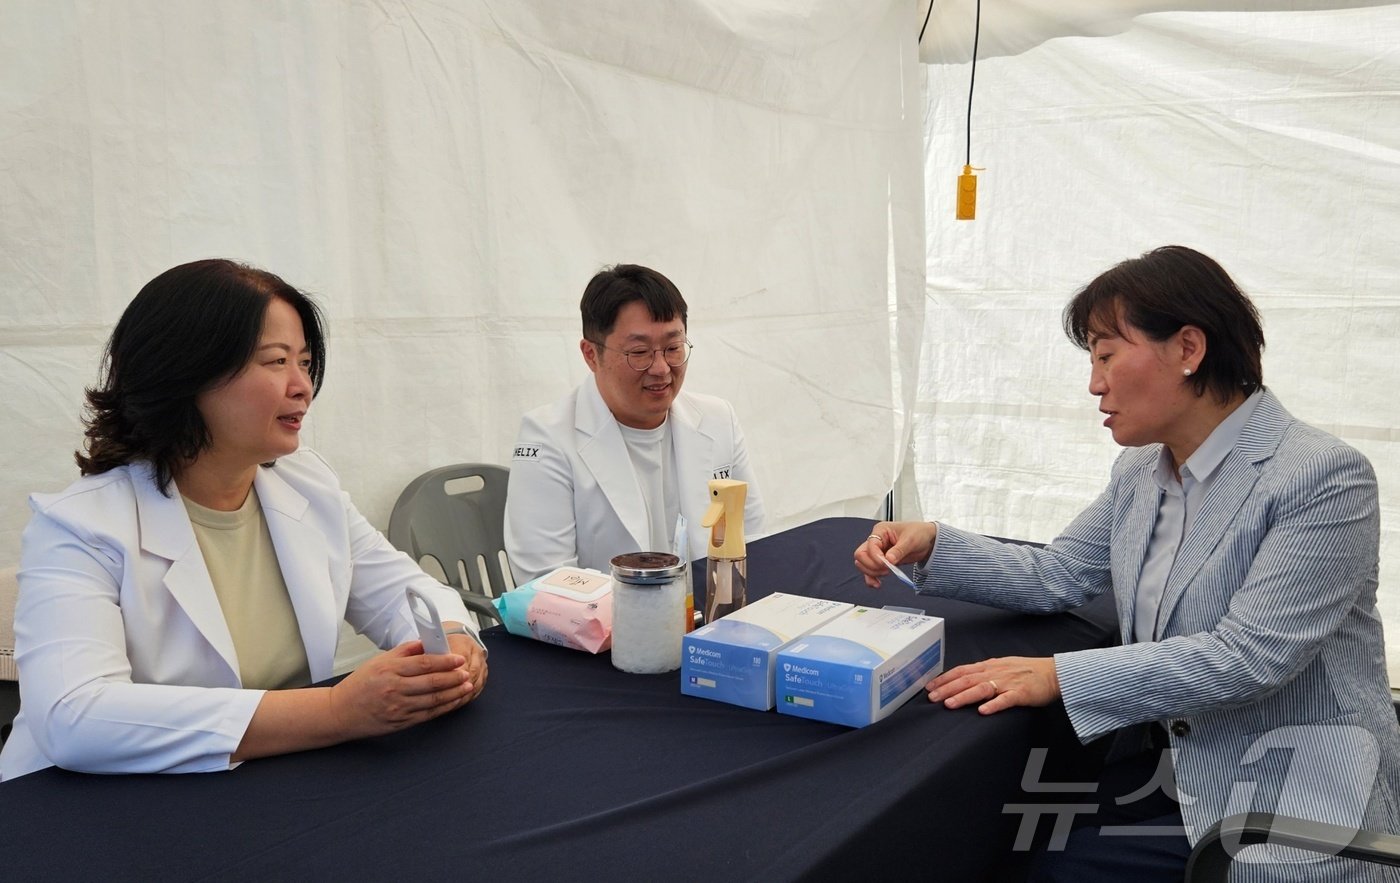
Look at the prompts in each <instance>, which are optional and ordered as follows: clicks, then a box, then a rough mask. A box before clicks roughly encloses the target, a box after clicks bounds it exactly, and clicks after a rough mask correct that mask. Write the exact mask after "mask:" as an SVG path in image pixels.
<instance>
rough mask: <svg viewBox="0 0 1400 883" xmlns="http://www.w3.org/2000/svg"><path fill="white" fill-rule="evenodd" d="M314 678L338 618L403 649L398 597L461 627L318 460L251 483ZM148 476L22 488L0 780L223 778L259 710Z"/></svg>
mask: <svg viewBox="0 0 1400 883" xmlns="http://www.w3.org/2000/svg"><path fill="white" fill-rule="evenodd" d="M253 486H254V488H255V489H256V490H257V494H258V499H259V502H260V503H261V505H262V509H263V513H264V517H265V518H266V521H267V528H268V532H269V533H270V534H271V536H272V543H273V546H274V547H275V548H276V550H277V561H278V564H279V565H280V567H281V569H282V576H283V578H284V580H285V581H286V584H287V591H288V594H289V595H290V596H291V601H292V607H293V608H294V610H295V613H296V618H297V623H298V625H299V626H300V629H301V637H302V641H303V643H304V644H305V647H306V658H307V662H308V663H309V665H310V670H311V678H312V680H313V681H319V680H323V679H325V678H328V677H330V676H331V673H332V672H331V666H332V664H333V661H334V657H335V651H336V640H337V635H338V632H339V626H340V622H341V620H342V619H344V620H346V621H348V622H349V623H350V624H351V625H352V626H354V627H355V628H356V630H357V631H359V632H361V633H363V634H365V635H366V636H367V637H369V638H370V639H371V640H372V641H374V642H375V643H377V644H378V645H379V646H381V647H385V648H387V647H392V646H394V645H396V644H398V643H400V642H402V641H406V640H409V639H411V638H413V637H416V635H417V630H416V628H415V626H414V624H413V620H412V617H411V615H410V614H409V612H408V605H407V603H406V601H405V598H404V587H405V586H406V585H409V584H413V585H416V586H418V587H420V588H421V589H423V591H424V592H425V593H426V594H428V596H429V597H431V598H432V599H433V600H434V601H435V602H436V604H437V607H438V611H439V614H440V615H441V617H442V619H443V620H457V621H460V622H463V623H468V624H469V623H470V620H469V618H468V617H467V611H466V608H465V606H464V605H463V604H462V600H461V598H460V597H458V595H457V593H456V592H455V591H453V590H452V589H449V588H447V587H444V586H442V585H441V584H440V583H438V582H437V581H436V580H434V579H432V578H431V577H429V576H427V575H426V574H424V573H423V571H422V570H421V569H420V568H419V567H418V565H417V564H415V563H414V562H413V561H412V560H411V559H410V558H409V557H408V556H407V555H404V554H403V553H402V552H399V551H397V550H395V549H394V548H393V547H392V546H390V545H389V542H388V541H387V540H386V539H384V536H383V535H382V534H380V533H379V531H377V530H375V529H374V527H372V526H371V525H370V524H369V523H368V522H367V521H365V519H364V518H363V517H362V516H361V515H360V513H359V512H357V511H356V510H355V507H354V506H353V505H352V504H351V503H350V499H349V497H348V496H346V495H345V494H344V492H342V491H341V490H340V485H339V481H338V480H337V478H336V476H335V473H333V472H332V471H331V469H330V467H329V466H327V465H326V463H325V461H324V460H322V459H321V458H320V456H318V455H317V454H316V453H314V452H312V451H309V450H301V451H298V452H297V453H295V454H292V455H291V456H288V457H284V458H282V459H281V460H279V461H278V462H277V464H276V465H275V466H272V467H260V468H259V469H258V471H257V476H256V477H255V478H254V481H253ZM171 493H172V496H170V497H166V496H164V495H162V494H161V492H160V491H159V490H158V489H157V487H156V484H155V480H154V478H153V475H152V470H151V468H150V466H149V464H146V463H137V464H132V465H129V466H122V467H118V468H116V469H112V470H110V471H108V472H104V473H102V474H101V475H93V476H87V477H84V478H81V479H79V480H78V481H76V482H74V483H73V484H72V485H70V486H69V487H68V488H67V489H66V490H64V491H62V492H61V493H57V494H35V495H34V496H33V497H32V498H31V499H30V506H31V508H32V509H33V510H34V516H33V518H32V519H31V520H30V522H29V526H28V528H26V530H25V532H24V538H23V544H22V545H23V551H22V556H21V564H20V571H19V587H20V588H19V601H18V604H17V606H16V608H15V644H16V659H17V661H18V665H19V671H20V713H19V716H18V717H17V718H16V719H15V727H14V731H13V732H12V733H11V735H10V738H9V740H8V741H7V742H6V743H5V747H4V750H3V752H0V779H12V778H14V777H16V776H22V775H24V774H26V773H30V772H33V771H35V770H38V769H42V768H44V767H48V766H52V765H58V766H62V767H65V768H68V769H73V770H80V771H85V772H102V773H123V772H131V773H134V772H199V771H214V770H225V769H229V766H230V764H229V756H230V755H231V754H232V753H233V751H234V750H235V749H236V748H237V747H238V744H239V742H240V741H241V740H242V738H243V734H244V732H245V731H246V730H247V728H248V723H249V721H250V720H252V717H253V712H254V711H255V710H256V709H257V706H258V703H259V701H261V699H262V695H263V692H264V691H262V690H245V689H242V686H241V683H240V680H239V671H238V659H237V656H236V654H235V651H234V646H233V639H232V638H231V637H230V635H229V630H228V625H227V623H226V622H225V620H224V617H223V612H222V610H221V608H220V606H219V601H218V597H217V596H216V595H215V594H214V586H213V583H212V582H211V581H210V578H209V571H208V569H207V568H206V567H205V564H204V557H203V555H201V553H200V551H199V545H198V543H197V541H196V540H195V535H194V530H193V528H192V527H191V525H190V520H189V516H188V514H187V513H186V510H185V506H184V503H183V502H182V501H181V499H180V496H179V494H178V492H176V491H175V489H174V488H173V487H172V488H171Z"/></svg>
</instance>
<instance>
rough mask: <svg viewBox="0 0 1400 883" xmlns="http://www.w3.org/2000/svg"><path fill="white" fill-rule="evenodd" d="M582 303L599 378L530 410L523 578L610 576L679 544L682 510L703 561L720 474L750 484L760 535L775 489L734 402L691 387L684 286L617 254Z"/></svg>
mask: <svg viewBox="0 0 1400 883" xmlns="http://www.w3.org/2000/svg"><path fill="white" fill-rule="evenodd" d="M579 307H580V310H581V311H582V313H583V339H582V340H581V341H579V349H580V350H581V351H582V352H583V360H584V362H585V363H587V365H588V369H589V370H590V371H591V372H593V373H592V376H591V377H589V378H588V379H587V380H585V381H584V382H583V383H582V384H580V385H579V386H578V388H577V389H575V390H573V391H572V392H570V393H569V394H568V395H566V396H564V397H563V398H562V399H560V400H558V401H556V402H554V403H553V404H550V405H545V406H544V407H541V408H536V409H535V410H533V411H531V412H530V413H528V414H526V415H525V417H524V419H523V420H521V422H520V434H519V436H518V437H517V439H516V443H515V450H514V452H513V454H512V460H511V473H510V484H509V490H508V492H507V495H506V524H505V533H506V554H507V555H508V556H509V557H510V563H511V568H512V570H513V571H514V573H515V578H516V580H517V581H518V582H520V583H522V584H523V583H525V582H527V581H529V580H532V579H534V578H536V577H538V576H541V575H543V574H545V573H548V572H549V571H551V570H553V569H554V568H556V567H562V566H564V565H573V566H577V567H590V568H594V569H596V570H601V571H603V572H605V573H606V572H607V571H608V567H609V561H611V559H612V558H613V556H615V555H621V554H623V553H626V552H638V551H671V550H672V549H673V547H674V543H675V529H676V516H677V515H682V516H684V517H685V520H686V522H687V524H688V531H689V538H688V539H689V542H688V545H689V550H688V554H689V556H690V557H691V558H692V559H695V558H701V557H703V556H704V555H705V547H706V541H707V537H708V532H707V531H706V530H704V529H703V528H702V527H701V526H700V517H701V515H702V514H703V513H704V511H705V508H706V506H708V505H709V490H708V486H707V485H708V482H709V481H710V480H711V479H714V478H733V479H738V480H740V481H746V482H748V485H749V487H748V498H747V502H746V504H745V507H744V531H745V535H746V536H747V537H749V538H752V537H754V536H756V535H757V533H758V531H759V530H760V529H761V527H762V524H763V498H762V496H761V495H760V494H759V491H758V486H757V484H756V483H755V481H754V476H753V471H752V470H751V469H750V467H749V458H748V454H747V452H746V451H745V449H744V436H743V433H742V432H741V431H740V429H739V420H738V418H737V417H736V416H735V414H734V408H733V406H731V405H730V404H729V403H728V402H727V401H725V400H723V399H720V398H716V397H714V396H707V395H701V394H698V393H692V392H681V384H682V382H683V381H684V380H685V369H686V362H687V360H688V359H689V358H690V350H691V344H690V341H689V340H687V339H686V312H687V310H686V303H685V299H684V298H683V297H681V293H680V291H679V290H678V289H677V288H676V286H675V284H674V283H672V282H671V280H670V279H667V278H666V277H665V276H663V275H662V274H660V273H658V272H656V271H655V270H652V269H649V268H647V267H641V266H637V265H635V264H618V265H617V266H615V267H611V268H608V269H605V270H603V271H601V272H599V273H598V274H597V275H596V276H594V277H593V279H592V280H590V281H589V283H588V287H587V288H585V289H584V292H583V300H582V301H581V303H580V304H579Z"/></svg>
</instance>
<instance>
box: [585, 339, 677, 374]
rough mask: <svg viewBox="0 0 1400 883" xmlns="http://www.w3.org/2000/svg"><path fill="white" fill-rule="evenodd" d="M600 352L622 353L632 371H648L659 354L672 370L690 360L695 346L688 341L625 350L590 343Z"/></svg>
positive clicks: (594, 342) (593, 342)
mask: <svg viewBox="0 0 1400 883" xmlns="http://www.w3.org/2000/svg"><path fill="white" fill-rule="evenodd" d="M590 343H592V344H593V345H594V346H596V347H597V348H598V349H600V350H612V351H613V352H615V353H622V355H623V356H625V357H626V358H627V367H629V368H631V369H632V370H633V371H650V370H651V366H652V364H653V363H654V362H655V361H656V354H657V353H660V354H661V358H662V359H664V360H665V362H666V364H667V365H670V366H671V367H672V368H679V367H680V366H682V365H684V364H685V363H686V361H687V360H689V359H690V351H691V350H693V349H695V345H694V344H693V343H691V342H690V341H688V340H686V341H682V342H680V343H672V344H667V345H666V346H658V347H651V348H647V347H628V348H627V349H625V350H620V349H617V348H616V347H611V346H604V345H603V344H601V343H599V342H598V341H596V340H594V341H590Z"/></svg>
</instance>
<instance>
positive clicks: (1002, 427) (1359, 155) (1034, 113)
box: [905, 0, 1400, 683]
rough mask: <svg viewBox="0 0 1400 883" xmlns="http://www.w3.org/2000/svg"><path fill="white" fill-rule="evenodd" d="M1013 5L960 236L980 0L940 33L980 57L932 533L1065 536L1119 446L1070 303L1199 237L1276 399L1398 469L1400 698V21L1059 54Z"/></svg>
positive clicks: (942, 277)
mask: <svg viewBox="0 0 1400 883" xmlns="http://www.w3.org/2000/svg"><path fill="white" fill-rule="evenodd" d="M1129 5H1130V6H1131V5H1132V4H1129ZM1142 5H1144V6H1167V5H1179V4H1142ZM1187 5H1192V4H1187ZM1240 5H1242V6H1244V5H1250V4H1240ZM1253 5H1255V6H1265V5H1270V4H1253ZM998 6H999V4H987V5H986V8H984V10H983V20H982V26H983V39H984V41H985V42H984V43H983V45H984V46H989V45H990V46H992V47H994V48H993V51H992V52H991V53H990V57H985V58H983V60H980V61H979V63H978V65H977V71H976V92H975V97H974V99H973V109H972V152H971V161H972V164H973V165H975V166H983V167H985V171H984V172H981V173H979V193H978V205H977V220H975V221H956V220H954V194H955V190H954V185H955V178H956V175H957V174H958V173H959V172H960V171H961V167H962V164H963V162H964V157H965V153H964V151H965V145H964V138H965V122H966V114H967V98H968V81H969V75H970V66H969V65H968V64H967V63H965V62H966V59H967V58H968V57H970V53H969V52H968V48H969V47H970V44H971V39H972V14H971V10H972V7H973V2H972V0H958V2H954V3H949V4H945V3H942V2H940V3H939V5H938V6H937V7H936V9H935V12H934V13H933V20H932V21H931V22H930V25H929V28H930V34H929V35H928V36H927V38H926V39H925V41H924V57H925V58H926V59H929V58H930V56H932V58H933V59H937V58H939V57H945V58H951V59H954V62H953V63H937V62H935V63H933V64H930V65H929V66H928V67H927V82H926V97H927V110H926V120H925V127H926V139H927V149H926V165H925V174H926V177H927V181H928V184H927V200H928V202H927V211H928V214H927V221H926V223H927V230H928V309H927V327H928V328H929V329H930V333H929V334H928V336H927V338H926V339H925V342H924V354H923V357H922V362H923V364H924V365H925V367H926V368H927V371H926V373H925V375H924V377H923V379H922V381H921V384H920V389H919V394H918V404H917V406H916V408H917V410H916V414H915V427H914V444H915V447H914V455H913V458H912V459H913V461H914V463H915V469H914V470H913V474H912V476H906V477H905V487H906V488H908V487H909V486H910V482H913V483H914V484H915V485H916V486H917V496H918V502H919V506H920V508H921V509H922V511H923V514H924V515H926V516H928V517H930V518H938V519H944V520H947V521H948V523H950V524H957V525H959V526H961V527H965V528H969V529H972V530H978V531H983V532H987V533H993V534H1001V535H1011V536H1021V537H1027V538H1030V539H1036V540H1041V541H1048V540H1050V539H1052V538H1053V537H1054V535H1055V534H1056V533H1057V531H1058V530H1060V529H1061V528H1063V527H1064V526H1065V525H1066V524H1068V523H1069V521H1070V520H1071V518H1072V517H1073V516H1074V515H1075V514H1077V513H1078V511H1079V510H1080V509H1082V508H1083V507H1084V506H1086V505H1088V503H1089V502H1091V501H1092V500H1093V498H1094V497H1095V496H1096V495H1097V493H1098V492H1099V491H1100V490H1101V489H1102V488H1103V486H1104V485H1105V483H1106V481H1107V477H1108V472H1109V468H1110V465H1111V463H1112V461H1113V459H1114V457H1115V456H1116V455H1117V453H1118V451H1119V449H1118V448H1117V447H1116V446H1115V445H1114V444H1113V442H1112V440H1111V439H1110V438H1109V436H1108V433H1107V431H1106V430H1104V429H1103V428H1101V426H1100V425H1099V423H1100V421H1099V416H1100V415H1098V414H1097V411H1096V400H1094V399H1092V398H1091V397H1090V396H1089V394H1088V388H1087V387H1088V367H1089V366H1088V359H1087V356H1086V355H1085V354H1084V353H1083V352H1081V351H1080V350H1077V349H1075V348H1074V347H1073V345H1072V344H1070V343H1069V342H1068V341H1067V340H1066V338H1065V337H1064V335H1063V333H1062V332H1061V330H1060V312H1061V309H1062V308H1063V306H1064V304H1065V303H1066V302H1067V301H1068V299H1069V297H1070V296H1071V295H1072V293H1073V292H1074V291H1075V290H1077V289H1078V288H1079V287H1081V286H1082V285H1084V284H1085V283H1087V282H1088V281H1089V280H1090V279H1092V278H1093V277H1094V276H1096V275H1097V274H1098V273H1099V272H1101V271H1103V270H1105V269H1107V268H1108V267H1110V266H1111V265H1113V264H1115V263H1117V262H1118V261H1120V260H1123V259H1125V258H1129V257H1134V256H1137V255H1138V254H1141V253H1142V252H1144V251H1146V250H1148V249H1150V248H1153V247H1155V246H1158V245H1165V244H1169V243H1177V244H1183V245H1190V246H1193V247H1195V248H1198V249H1200V250H1202V251H1204V252H1206V253H1207V254H1210V255H1212V256H1213V257H1215V258H1216V259H1218V260H1219V261H1220V262H1221V263H1222V264H1223V265H1224V266H1225V268H1226V269H1227V270H1228V271H1229V272H1230V273H1231V274H1232V275H1233V276H1234V277H1235V279H1236V280H1237V281H1238V282H1239V283H1240V285H1241V287H1242V288H1244V289H1245V291H1246V292H1247V293H1249V294H1250V295H1251V296H1252V297H1253V298H1254V300H1255V302H1256V304H1257V305H1258V307H1259V309H1260V312H1261V314H1262V317H1263V321H1264V331H1265V336H1266V338H1267V341H1268V346H1267V348H1266V350H1265V357H1264V378H1265V382H1266V384H1267V385H1268V386H1269V388H1271V389H1272V390H1274V391H1275V392H1276V393H1277V394H1278V396H1279V398H1280V399H1281V400H1282V401H1283V403H1284V406H1285V407H1286V408H1288V409H1289V410H1290V411H1292V413H1293V414H1294V415H1295V416H1297V417H1299V418H1300V419H1302V420H1305V421H1307V422H1309V423H1312V424H1314V425H1316V426H1319V427H1321V428H1323V429H1325V430H1327V431H1329V432H1332V433H1334V434H1336V435H1337V436H1339V437H1341V438H1342V439H1344V440H1346V441H1347V442H1348V443H1350V444H1352V445H1354V446H1355V447H1357V448H1358V449H1360V450H1361V451H1363V452H1364V453H1365V454H1366V455H1367V456H1368V457H1369V458H1370V460H1371V462H1372V463H1373V464H1374V466H1375V469H1376V473H1377V476H1378V479H1379V482H1380V491H1381V528H1382V535H1381V569H1380V599H1381V600H1380V606H1381V610H1382V614H1383V616H1384V617H1385V621H1386V630H1387V632H1388V634H1389V636H1390V644H1389V646H1390V651H1389V653H1390V668H1391V680H1392V682H1393V683H1400V398H1397V396H1396V384H1397V382H1400V248H1398V247H1397V238H1396V237H1397V232H1396V231H1400V199H1397V197H1396V194H1398V193H1400V6H1396V5H1383V6H1374V5H1372V6H1371V8H1357V9H1333V10H1325V11H1317V10H1313V11H1288V12H1284V11H1273V12H1270V11H1258V10H1255V11H1248V12H1245V11H1234V12H1205V11H1175V12H1159V13H1155V14H1147V15H1140V16H1137V17H1135V18H1134V17H1131V16H1123V18H1122V20H1121V21H1115V22H1112V25H1113V26H1112V27H1104V28H1103V29H1102V30H1103V32H1104V35H1102V36H1093V37H1082V36H1069V37H1061V38H1058V39H1050V40H1045V39H1043V37H1044V33H1043V29H1042V31H1041V38H1040V39H1025V36H1026V34H1027V33H1028V32H1033V31H1035V30H1036V28H1035V27H1030V28H1028V27H1027V26H1026V25H1025V24H1024V23H1017V22H1016V21H1013V19H1014V13H1013V12H1011V11H1008V10H1006V9H1002V10H1001V11H1000V13H999V16H1000V17H999V18H998V13H993V12H992V10H993V9H994V8H995V7H998ZM1008 46H1010V48H1008ZM913 493H914V491H913V490H912V489H911V490H908V491H906V493H905V497H906V499H907V498H908V497H909V496H910V495H911V494H913Z"/></svg>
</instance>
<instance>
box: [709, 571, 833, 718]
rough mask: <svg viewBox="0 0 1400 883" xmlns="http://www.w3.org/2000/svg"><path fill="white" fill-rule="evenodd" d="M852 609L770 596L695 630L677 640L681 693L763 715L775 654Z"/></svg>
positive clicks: (769, 705)
mask: <svg viewBox="0 0 1400 883" xmlns="http://www.w3.org/2000/svg"><path fill="white" fill-rule="evenodd" d="M852 606H853V605H851V604H847V603H846V602H844V601H826V600H822V599H820V598H804V597H802V596H801V595H788V594H784V593H783V592H774V593H773V594H771V595H768V596H766V597H763V598H760V599H758V600H757V601H755V602H753V603H752V604H749V605H748V606H746V607H741V608H739V609H738V610H736V611H734V612H733V613H731V614H729V615H728V616H724V617H721V618H719V619H717V620H715V621H714V622H712V623H710V624H709V625H706V626H703V627H701V628H698V629H696V630H695V631H693V632H691V633H690V634H688V635H686V636H685V637H684V638H683V639H682V640H681V650H682V651H683V652H682V654H681V692H682V693H684V694H685V695H687V696H700V697H702V698H704V699H718V700H719V701H720V702H729V703H732V704H734V705H742V706H744V707H745V708H756V709H758V710H759V711H767V710H768V709H770V708H772V707H773V672H774V662H775V657H776V655H777V653H778V650H779V649H780V648H782V647H783V646H784V645H786V644H787V643H789V642H790V641H792V640H793V639H794V638H800V637H801V636H803V635H805V634H807V633H808V632H810V631H811V630H812V629H814V628H817V627H818V626H820V625H821V624H822V623H825V622H829V621H831V620H833V619H835V618H836V617H838V616H840V615H841V614H843V613H845V612H846V611H847V610H850V609H851V607H852Z"/></svg>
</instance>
